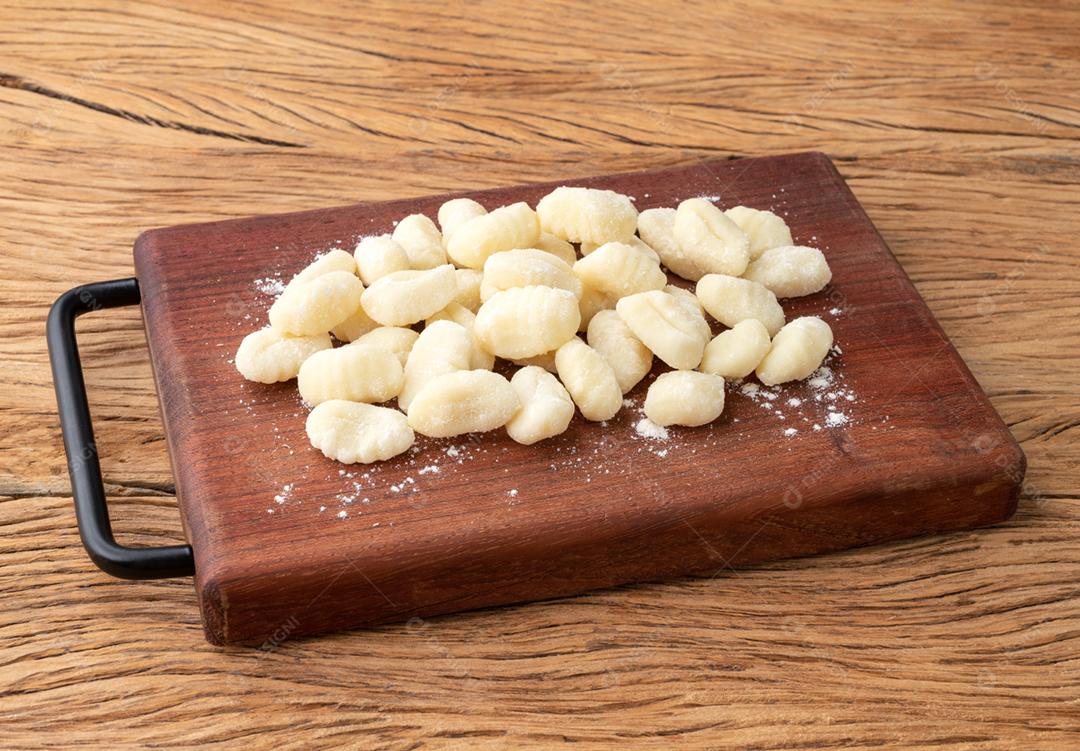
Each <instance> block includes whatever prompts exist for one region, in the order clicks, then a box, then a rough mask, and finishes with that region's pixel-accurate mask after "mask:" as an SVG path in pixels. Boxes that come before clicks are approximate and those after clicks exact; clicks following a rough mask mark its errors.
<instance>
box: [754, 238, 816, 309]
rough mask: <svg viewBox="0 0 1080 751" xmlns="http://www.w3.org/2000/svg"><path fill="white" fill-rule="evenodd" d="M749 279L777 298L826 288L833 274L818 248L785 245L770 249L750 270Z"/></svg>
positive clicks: (810, 292) (808, 293) (801, 294)
mask: <svg viewBox="0 0 1080 751" xmlns="http://www.w3.org/2000/svg"><path fill="white" fill-rule="evenodd" d="M745 276H746V278H747V279H749V280H751V281H754V282H757V283H759V284H761V285H763V286H765V287H768V288H769V289H770V290H772V292H773V294H775V295H776V296H777V297H802V296H803V295H812V294H814V293H815V292H820V291H821V290H823V289H825V285H827V284H828V283H829V282H830V281H832V271H831V270H830V269H829V264H828V263H827V262H826V261H825V255H824V254H823V253H822V252H821V251H820V250H818V249H817V248H808V247H805V246H803V245H785V246H783V247H780V248H770V249H769V250H766V251H765V252H764V253H762V254H761V256H760V257H759V258H758V259H757V260H756V261H754V262H753V263H752V264H750V267H749V268H747V269H746V274H745Z"/></svg>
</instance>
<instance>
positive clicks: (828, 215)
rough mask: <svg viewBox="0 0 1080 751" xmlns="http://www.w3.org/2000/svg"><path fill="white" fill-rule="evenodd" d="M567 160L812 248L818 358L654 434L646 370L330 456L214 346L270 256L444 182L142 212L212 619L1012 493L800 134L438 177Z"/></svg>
mask: <svg viewBox="0 0 1080 751" xmlns="http://www.w3.org/2000/svg"><path fill="white" fill-rule="evenodd" d="M565 183H570V184H577V185H589V186H595V187H604V188H611V189H613V190H617V191H619V192H622V193H626V194H629V195H631V196H634V197H635V198H636V204H637V206H638V208H639V209H646V208H650V207H657V206H675V205H676V204H677V203H678V202H679V201H680V200H682V199H685V198H688V197H692V196H710V197H712V198H713V199H714V200H715V201H716V202H717V204H718V205H720V206H721V207H728V206H734V205H737V204H745V205H748V206H753V207H757V208H768V209H771V210H773V211H776V212H778V213H779V214H780V215H781V216H783V217H784V218H785V219H786V221H787V222H788V224H789V225H790V227H791V230H792V233H793V235H794V237H795V241H796V242H797V243H802V244H808V245H814V246H816V247H819V248H821V249H822V250H823V251H824V252H825V255H826V257H827V258H828V260H829V263H830V265H831V267H832V270H833V283H832V284H831V285H830V286H829V287H828V288H826V289H825V290H824V291H822V292H821V293H818V294H816V295H812V296H810V297H806V298H801V299H796V300H786V301H783V306H784V308H785V311H786V312H787V315H788V318H789V320H790V319H791V318H794V317H796V316H800V315H818V316H821V317H822V318H823V319H825V320H826V321H827V322H828V323H829V324H830V325H831V326H832V328H833V331H834V333H835V340H836V344H837V345H838V347H837V350H836V351H834V353H833V354H832V355H831V356H830V357H829V359H828V360H827V363H826V364H827V367H828V371H824V372H822V373H821V374H819V376H818V377H817V378H816V379H814V380H813V381H811V382H809V383H799V384H789V385H787V386H784V387H782V388H779V389H765V388H763V387H758V386H757V384H755V383H754V382H753V381H752V379H751V380H749V381H748V382H747V383H745V384H742V385H741V386H740V385H738V384H732V386H731V387H730V388H729V393H728V404H727V407H726V409H725V411H724V414H723V415H722V416H721V418H720V419H719V420H718V421H716V422H715V423H713V424H712V425H709V426H706V427H701V428H692V429H691V428H675V429H671V430H670V432H669V435H668V436H667V438H666V439H664V438H656V437H647V436H643V435H641V434H640V433H639V431H638V430H637V428H636V425H637V423H638V421H639V420H640V419H641V418H642V414H641V412H640V408H641V403H642V401H643V398H644V394H645V391H646V390H647V388H648V385H649V383H650V382H651V381H652V378H653V377H654V376H655V374H656V373H654V374H652V375H651V376H650V377H648V378H646V379H645V381H643V382H642V383H641V384H639V385H638V386H637V387H636V388H635V389H634V390H633V391H632V392H631V393H630V394H628V395H627V396H628V399H629V402H628V406H627V407H626V408H624V409H623V410H622V411H621V412H620V413H619V414H618V416H616V417H615V418H614V419H613V420H610V421H609V422H608V423H607V424H597V423H587V422H585V421H584V420H582V419H581V418H580V416H579V417H576V418H575V419H574V422H573V423H572V424H571V427H570V429H569V430H568V431H567V432H566V433H565V434H564V435H562V436H560V437H558V438H556V439H553V440H551V441H547V442H545V443H542V444H539V445H535V446H519V445H517V444H515V443H514V442H513V441H511V440H509V439H508V438H507V437H506V435H505V434H504V433H503V432H501V431H497V432H494V433H489V434H485V435H481V436H466V437H461V438H458V439H453V440H430V439H424V438H420V439H419V440H418V442H417V445H416V447H415V449H414V451H412V452H411V453H407V454H405V455H403V456H401V457H398V458H397V459H395V460H391V461H389V462H385V463H382V464H378V465H372V466H367V467H365V466H362V465H353V466H345V465H342V464H338V463H336V462H332V461H330V460H328V459H325V458H324V457H323V456H322V455H321V454H320V453H319V452H318V451H316V450H314V449H313V448H311V446H310V445H309V444H308V441H307V438H306V436H305V433H304V420H305V417H306V414H307V412H306V410H305V409H304V407H303V405H302V404H301V402H300V400H299V398H298V396H297V394H296V389H295V383H288V384H278V385H274V386H265V385H261V384H255V383H249V382H246V381H244V380H243V379H242V378H241V377H240V376H239V374H238V373H237V372H236V370H235V368H234V367H233V364H232V358H233V354H234V352H235V350H236V347H237V345H238V344H239V343H240V340H241V339H242V338H243V336H244V335H245V334H247V333H248V332H250V331H252V330H254V329H256V328H259V327H261V326H263V325H265V321H266V317H265V311H266V308H267V307H268V305H269V304H270V302H271V300H272V297H271V296H270V294H268V292H267V291H268V290H269V289H270V288H272V287H273V286H274V280H275V279H281V280H288V279H289V278H290V277H291V275H292V274H294V273H295V272H296V271H298V270H299V269H301V268H302V267H303V266H305V265H306V264H307V263H309V262H310V261H311V259H312V257H313V256H314V255H315V254H316V253H318V252H321V251H325V250H327V249H329V248H332V247H340V248H345V249H347V250H351V249H352V248H353V247H354V246H355V244H356V242H357V239H358V238H359V237H361V236H363V235H369V234H377V233H383V232H389V231H391V230H392V227H393V223H394V221H395V220H397V219H399V218H401V217H403V216H405V215H407V214H409V213H414V212H423V213H425V214H427V215H428V216H432V217H434V216H435V213H436V211H437V209H438V207H439V205H440V204H441V203H442V202H443V201H445V200H446V199H447V198H449V197H453V196H434V197H429V198H420V199H409V200H400V201H390V202H386V203H366V204H358V205H355V206H347V207H343V208H336V209H326V210H320V211H310V212H303V213H297V214H287V215H280V216H264V217H255V218H251V219H241V220H236V221H228V222H218V223H212V224H201V225H193V226H182V227H173V228H169V229H161V230H153V231H150V232H146V233H145V234H143V235H142V236H140V237H139V239H138V240H137V242H136V244H135V265H136V269H137V275H138V278H139V282H140V287H141V290H142V299H143V302H142V305H143V312H144V315H145V319H146V329H147V336H148V339H149V344H150V351H151V356H152V359H153V363H154V373H155V377H156V379H157V386H158V391H159V394H160V398H161V404H162V412H163V417H164V421H165V427H166V434H167V437H168V445H169V450H170V455H171V457H172V462H173V468H174V471H175V474H176V488H177V496H178V498H179V501H180V508H181V513H182V515H183V519H184V524H185V529H186V530H187V533H188V537H189V541H190V542H191V545H192V546H193V548H194V553H195V561H196V576H195V579H196V586H197V589H198V592H199V601H200V604H201V608H202V615H203V621H204V623H205V627H206V634H207V638H208V639H209V640H210V641H212V642H214V643H217V644H226V643H258V642H261V641H264V640H267V639H277V638H281V637H282V635H288V636H297V635H300V634H309V633H315V632H320V631H326V630H331V629H338V628H346V627H353V626H363V625H370V624H375V623H379V622H385V621H391V620H406V619H408V618H410V617H414V616H428V615H433V614H438V613H447V612H452V611H457V610H463V609H468V608H477V607H484V606H490V605H499V604H504V603H511V602H519V601H525V600H536V599H543V598H550V597H557V596H560V595H567V594H572V593H577V592H581V591H584V590H588V589H592V588H596V587H604V586H609V585H613V584H617V583H621V582H629V581H642V580H652V579H660V578H663V577H670V576H676V575H681V574H687V573H694V574H706V575H712V574H716V573H718V572H719V573H722V572H723V571H725V570H727V569H729V568H730V567H735V566H741V565H746V564H749V563H753V562H755V561H763V560H769V559H776V558H782V557H788V556H797V555H804V554H807V553H817V552H822V551H829V550H838V549H842V548H847V547H852V546H858V545H867V544H870V543H875V542H880V541H883V540H891V539H897V538H902V537H908V536H913V535H919V534H926V533H930V532H940V531H944V530H952V529H961V528H968V527H976V526H980V525H987V524H993V523H995V522H999V521H1001V520H1003V519H1006V518H1007V517H1008V516H1009V515H1010V514H1012V512H1013V510H1014V509H1015V505H1016V498H1017V493H1018V487H1019V484H1020V481H1021V479H1022V477H1023V472H1024V469H1023V468H1024V457H1023V454H1022V452H1021V451H1020V449H1019V447H1018V446H1017V445H1016V443H1015V441H1014V440H1013V438H1012V437H1011V435H1010V434H1009V432H1008V430H1007V429H1006V427H1005V425H1004V424H1003V423H1002V421H1001V419H1000V418H999V417H998V415H997V414H996V413H995V412H994V410H993V408H992V407H991V406H990V404H989V402H988V401H987V399H986V397H985V395H984V394H983V392H982V391H981V390H980V388H979V386H978V384H977V383H976V382H975V380H974V379H973V377H972V376H971V373H970V372H969V371H968V369H967V367H965V365H964V363H963V361H962V360H961V359H960V357H959V356H958V355H957V353H956V350H955V349H954V348H953V347H952V345H951V344H950V343H949V341H948V340H947V339H946V337H945V335H944V334H943V332H942V331H941V328H940V327H939V326H938V324H937V323H936V322H935V321H934V319H933V317H932V316H931V314H930V311H929V310H928V309H927V307H926V305H925V304H924V303H923V301H922V299H921V298H920V297H919V295H918V293H917V292H916V291H915V289H914V287H913V286H912V284H911V282H910V281H909V280H908V278H907V277H906V276H905V274H904V272H903V270H902V269H901V268H900V267H899V265H898V264H897V262H896V260H895V258H893V256H892V254H891V253H890V251H889V249H888V248H887V247H886V245H885V243H884V242H883V241H882V239H881V237H880V236H879V235H878V233H877V231H876V230H875V229H874V226H873V225H872V224H871V222H870V220H869V219H868V218H867V216H866V214H865V213H864V212H863V211H862V209H861V207H860V206H859V204H858V202H857V201H856V200H855V197H854V196H853V195H852V193H851V192H850V190H848V188H847V186H846V185H845V183H844V181H843V179H842V178H841V177H840V175H839V174H838V173H837V171H836V169H835V168H834V167H833V165H832V164H831V163H830V162H829V160H828V159H827V158H826V157H825V156H824V155H822V154H816V153H811V154H797V155H792V156H781V157H770V158H763V159H746V160H738V161H711V162H701V163H696V164H692V165H689V166H685V167H676V168H670V169H662V170H657V171H651V172H637V173H630V174H622V175H610V176H604V177H595V178H589V179H577V178H574V179H567V180H561V181H558V182H553V183H549V184H542V185H524V186H517V187H513V188H503V189H498V190H488V191H478V192H474V193H462V194H458V195H468V196H471V197H473V198H476V199H477V200H479V201H480V202H481V203H483V204H484V205H485V206H487V207H489V208H494V207H495V206H498V205H502V204H507V203H511V202H514V201H528V202H529V203H530V204H533V205H535V203H536V201H537V200H538V199H539V198H540V197H541V196H543V195H544V194H545V193H547V192H548V191H549V190H551V188H552V187H554V186H556V185H560V184H565ZM657 371H659V368H658V369H657ZM755 389H756V391H755ZM492 617H498V615H497V614H495V615H493V616H492Z"/></svg>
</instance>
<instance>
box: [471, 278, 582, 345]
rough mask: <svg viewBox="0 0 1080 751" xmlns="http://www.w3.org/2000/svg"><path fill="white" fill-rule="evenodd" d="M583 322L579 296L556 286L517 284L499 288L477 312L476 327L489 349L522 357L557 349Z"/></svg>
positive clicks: (481, 339)
mask: <svg viewBox="0 0 1080 751" xmlns="http://www.w3.org/2000/svg"><path fill="white" fill-rule="evenodd" d="M580 322H581V313H580V311H579V309H578V299H577V297H576V296H575V295H574V293H573V292H571V291H569V290H565V289H558V288H557V287H543V286H530V287H514V288H513V289H507V290H503V291H502V292H496V293H495V294H494V295H492V296H491V298H489V299H488V301H487V302H485V303H484V304H483V305H481V306H480V310H479V311H478V312H477V314H476V322H475V323H474V324H473V331H474V332H475V333H476V336H477V338H478V339H479V340H480V344H481V345H482V346H483V347H484V349H486V350H487V351H488V352H490V353H492V354H493V355H496V356H498V357H505V358H506V359H508V360H519V359H521V358H523V357H532V356H534V355H540V354H543V353H544V352H550V351H551V350H553V349H557V348H558V347H559V346H560V345H562V344H563V343H564V342H566V341H567V340H569V339H570V338H572V337H573V336H574V335H575V334H576V333H577V330H578V324H579V323H580Z"/></svg>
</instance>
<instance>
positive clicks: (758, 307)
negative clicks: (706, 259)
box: [697, 274, 784, 336]
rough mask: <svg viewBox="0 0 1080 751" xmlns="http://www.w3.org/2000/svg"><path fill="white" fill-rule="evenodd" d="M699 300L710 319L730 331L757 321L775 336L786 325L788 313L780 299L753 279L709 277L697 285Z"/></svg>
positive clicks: (703, 278) (706, 276)
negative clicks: (779, 301)
mask: <svg viewBox="0 0 1080 751" xmlns="http://www.w3.org/2000/svg"><path fill="white" fill-rule="evenodd" d="M697 298H698V300H699V301H701V305H702V307H704V308H705V310H706V311H708V313H709V315H711V316H712V317H713V318H715V319H716V320H718V321H719V322H720V323H722V324H724V325H725V326H728V327H731V326H734V325H735V324H737V323H739V322H740V321H745V320H747V319H748V318H754V319H757V320H759V321H761V322H762V323H763V324H765V328H766V329H768V331H769V335H770V336H773V335H775V334H776V332H777V331H779V330H780V329H781V327H782V326H783V325H784V309H783V308H781V307H780V303H778V302H777V301H776V295H774V294H773V293H772V292H770V291H769V290H768V289H766V288H765V287H763V286H762V285H760V284H758V283H757V282H753V281H750V280H749V279H740V278H738V277H734V276H726V275H724V274H706V275H705V276H703V277H701V280H700V281H699V282H698V283H697Z"/></svg>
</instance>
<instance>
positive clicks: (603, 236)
mask: <svg viewBox="0 0 1080 751" xmlns="http://www.w3.org/2000/svg"><path fill="white" fill-rule="evenodd" d="M536 214H537V216H538V217H540V226H541V228H542V229H543V230H544V232H550V233H551V234H553V235H555V236H556V237H561V238H562V239H563V240H568V241H570V242H574V243H579V242H592V243H597V244H602V243H606V242H612V241H620V242H626V241H627V240H629V239H630V237H631V236H632V235H633V234H634V229H635V228H636V227H637V216H638V212H637V209H636V208H634V204H633V202H632V201H631V200H630V199H629V198H628V197H627V196H624V195H623V194H621V193H616V192H615V191H613V190H598V189H596V188H571V187H567V186H565V185H564V186H562V187H559V188H556V189H555V190H553V191H551V192H550V193H548V194H547V195H546V196H544V197H543V198H541V199H540V202H539V203H537V204H536Z"/></svg>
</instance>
